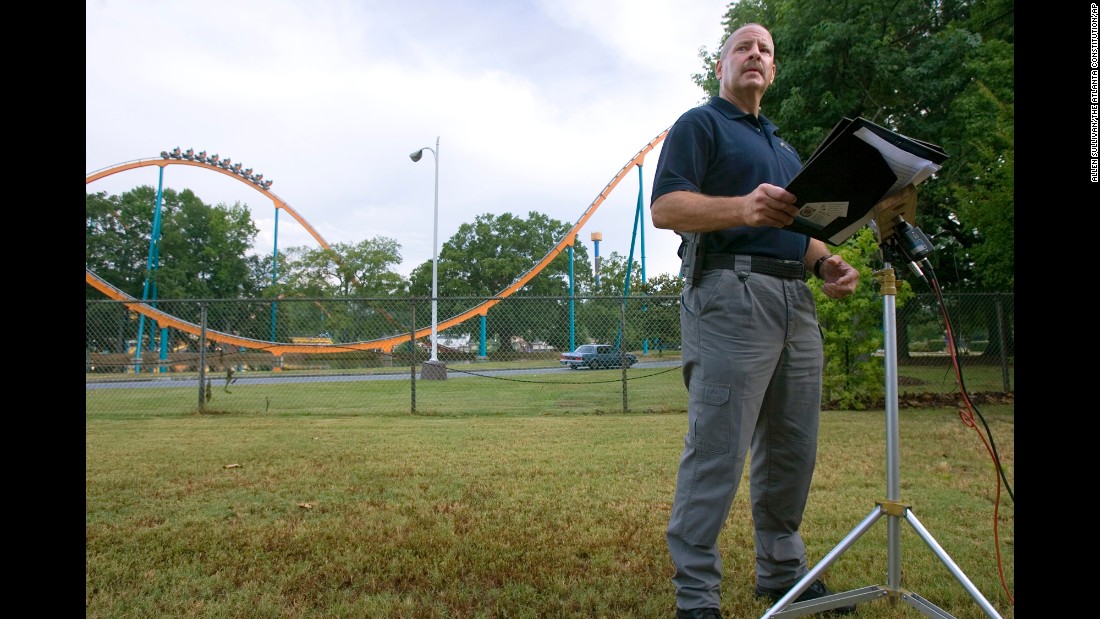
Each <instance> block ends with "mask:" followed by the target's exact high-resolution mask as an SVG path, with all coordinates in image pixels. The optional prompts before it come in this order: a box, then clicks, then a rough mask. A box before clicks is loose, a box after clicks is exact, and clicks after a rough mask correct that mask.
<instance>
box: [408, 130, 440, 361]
mask: <svg viewBox="0 0 1100 619" xmlns="http://www.w3.org/2000/svg"><path fill="white" fill-rule="evenodd" d="M426 150H430V151H431V152H432V157H433V158H434V159H435V211H434V215H433V217H432V358H431V359H430V360H429V362H428V363H426V364H425V367H424V371H422V372H421V374H422V377H423V378H425V379H428V378H432V379H446V378H447V366H446V365H445V364H443V363H440V361H439V345H438V339H439V336H438V325H439V314H438V307H437V305H438V302H437V297H438V296H439V137H438V136H436V138H435V148H434V149H433V148H432V147H430V146H425V147H424V148H421V149H420V150H418V151H416V152H415V153H413V154H411V155H409V159H412V160H413V161H414V162H416V161H420V158H421V157H423V156H424V151H426Z"/></svg>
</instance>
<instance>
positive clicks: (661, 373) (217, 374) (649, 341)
mask: <svg viewBox="0 0 1100 619" xmlns="http://www.w3.org/2000/svg"><path fill="white" fill-rule="evenodd" d="M1013 301H1014V295H1013V294H1011V293H966V294H956V295H950V296H945V297H944V303H943V307H945V308H946V310H947V316H948V317H949V320H950V326H951V329H950V332H951V333H953V335H954V337H955V345H956V346H955V348H956V351H957V352H958V359H959V360H960V365H961V366H962V367H963V371H964V378H965V384H966V389H967V391H968V392H984V393H993V394H1003V395H1006V396H1010V395H1011V394H1012V393H1013V380H1014V376H1013V357H1014V354H1013V351H1014V339H1015V328H1014V316H1015V312H1014V303H1013ZM679 303H680V299H679V297H678V296H635V297H626V298H623V297H573V298H561V297H515V296H511V297H505V298H469V297H463V298H441V299H438V300H437V301H436V307H435V308H433V307H432V305H433V304H432V301H431V299H428V298H412V297H410V298H396V299H395V298H315V299H277V300H274V299H243V300H220V299H219V300H159V301H155V302H152V301H151V302H148V303H147V304H141V303H134V302H120V301H113V300H89V301H87V302H86V308H85V337H86V341H85V357H84V363H85V393H86V412H87V413H93V412H95V411H97V410H112V407H118V406H121V405H122V403H123V402H125V401H126V400H127V399H129V400H134V399H144V400H148V401H149V402H150V404H149V406H150V407H161V408H169V409H174V410H196V409H197V410H199V411H203V410H204V409H206V408H216V409H217V410H220V411H226V410H229V411H232V410H261V411H268V410H272V409H273V408H277V409H286V410H309V409H311V408H312V409H316V410H346V411H349V412H351V413H354V412H355V411H357V410H362V408H363V406H364V402H366V401H370V402H371V406H372V407H377V406H379V405H382V406H386V405H389V406H392V409H393V410H394V411H395V412H396V411H402V410H405V411H408V410H410V409H411V410H412V411H414V412H415V411H417V409H418V406H420V407H425V406H426V407H428V408H433V407H438V406H440V405H441V399H443V398H455V397H456V396H455V394H454V393H447V392H443V391H441V390H439V389H437V388H433V389H430V390H429V389H426V388H425V383H428V384H431V383H432V382H435V381H437V380H438V379H441V378H442V379H445V380H447V381H448V382H455V383H457V382H460V381H459V380H458V379H463V381H462V382H464V383H465V384H464V385H463V386H462V387H457V386H456V387H455V389H461V390H463V391H466V392H472V393H475V394H476V390H477V389H478V383H479V381H486V380H495V381H502V380H504V381H509V382H510V383H513V384H514V385H516V394H515V397H508V395H505V396H504V397H500V396H497V397H495V399H494V400H493V401H492V402H486V401H484V400H483V399H482V400H478V399H477V398H476V396H472V397H471V402H474V403H476V405H478V406H482V407H490V406H491V407H495V408H496V409H499V410H500V411H502V412H506V411H508V410H511V409H519V408H522V407H523V405H524V404H523V400H524V398H526V397H533V396H532V395H531V394H530V393H528V392H524V391H523V389H525V388H527V389H530V388H531V387H530V385H537V386H538V389H540V390H541V391H540V393H542V394H544V393H546V390H549V389H555V388H557V389H559V390H561V391H563V392H568V391H569V390H570V386H571V385H573V384H577V382H578V381H582V379H581V377H582V376H583V381H582V382H584V383H586V384H592V383H600V384H605V385H606V388H607V390H608V392H609V394H610V399H609V400H607V401H605V402H604V403H603V404H602V405H603V406H606V405H607V402H614V403H615V405H616V408H617V405H618V402H619V399H620V398H621V402H622V409H623V410H624V411H629V410H669V411H677V410H686V396H685V395H684V390H683V384H682V380H681V378H680V375H679V365H680V359H679V355H680V322H679ZM433 309H434V310H435V315H436V316H437V317H438V319H437V320H436V322H435V324H436V325H437V329H436V335H437V337H436V340H435V342H436V345H435V346H434V347H433V346H432V338H431V331H432V325H433V319H432V317H433ZM896 317H897V340H898V373H899V393H901V394H902V395H904V394H906V393H910V392H914V391H939V392H948V393H950V392H957V391H958V385H957V381H956V379H955V374H954V372H953V370H952V368H953V364H952V359H951V356H950V354H949V350H950V349H949V347H948V342H947V340H946V334H947V330H946V329H945V320H944V316H943V312H942V311H941V306H940V304H939V303H938V301H937V299H936V298H935V296H934V295H931V294H925V295H915V296H914V297H913V298H911V299H909V300H908V301H907V302H906V303H905V304H904V305H899V306H898V307H897V309H896ZM865 318H866V317H865ZM874 321H875V323H876V324H879V325H880V326H881V323H882V316H881V313H880V315H878V316H876V317H874ZM878 336H879V337H880V338H881V336H882V333H881V329H880V331H879V333H878ZM828 337H829V334H828V331H826V338H828ZM589 343H599V344H611V345H614V346H616V347H618V348H619V349H620V350H622V351H623V352H624V353H630V354H634V355H636V356H637V357H638V362H637V364H635V365H633V366H632V367H630V368H629V369H627V368H621V371H618V372H616V371H610V372H608V371H601V372H591V371H585V372H571V371H570V370H569V368H568V366H563V365H562V363H561V362H560V357H561V354H562V353H563V352H566V351H571V350H573V349H575V348H576V347H578V346H580V345H582V344H589ZM433 349H434V350H433ZM433 353H434V355H435V359H433ZM436 362H438V365H437V364H436ZM864 362H867V363H874V362H875V361H874V360H873V359H868V360H864ZM439 368H442V370H441V371H439ZM429 379H431V380H429ZM451 379H455V380H454V381H452V380H451ZM465 379H472V380H471V381H466V380H465ZM418 387H419V398H420V399H419V402H418ZM505 393H506V394H507V390H505ZM273 394H276V395H273ZM276 396H277V397H276ZM538 397H541V396H538ZM432 398H438V399H437V400H435V401H433V400H432ZM273 402H274V404H273ZM562 406H565V407H569V408H570V410H584V409H585V407H586V406H587V407H591V406H601V404H593V403H586V402H580V401H577V402H568V401H566V402H565V403H563V404H562Z"/></svg>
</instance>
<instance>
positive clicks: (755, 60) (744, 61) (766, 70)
mask: <svg viewBox="0 0 1100 619" xmlns="http://www.w3.org/2000/svg"><path fill="white" fill-rule="evenodd" d="M714 72H715V74H716V75H717V77H718V82H719V84H720V85H721V91H722V94H724V95H726V96H727V97H729V98H733V99H739V98H743V97H751V98H756V97H760V96H762V95H763V94H764V91H765V90H767V89H768V86H770V85H771V83H772V81H773V80H775V55H774V47H773V46H772V35H771V33H769V32H768V31H767V30H765V29H764V28H763V27H761V26H756V25H749V26H744V27H742V28H740V29H739V30H738V31H737V32H735V33H733V41H732V42H731V45H730V49H729V51H727V52H726V54H725V55H724V56H722V58H721V59H720V60H719V61H718V62H717V64H716V65H715V67H714Z"/></svg>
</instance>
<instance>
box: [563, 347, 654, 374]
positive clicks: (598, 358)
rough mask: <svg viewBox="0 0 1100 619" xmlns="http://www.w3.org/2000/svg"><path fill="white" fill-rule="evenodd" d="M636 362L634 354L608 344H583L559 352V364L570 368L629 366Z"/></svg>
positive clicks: (597, 368)
mask: <svg viewBox="0 0 1100 619" xmlns="http://www.w3.org/2000/svg"><path fill="white" fill-rule="evenodd" d="M637 362H638V357H637V356H636V355H632V354H630V353H624V352H622V351H620V350H619V349H618V348H616V347H614V346H612V345H610V344H584V345H581V346H578V347H577V349H576V350H574V351H573V352H565V353H562V354H561V364H562V365H568V366H569V369H571V370H576V369H577V368H589V369H593V370H599V369H602V368H621V367H623V366H624V365H625V366H626V367H630V366H632V365H634V364H635V363H637Z"/></svg>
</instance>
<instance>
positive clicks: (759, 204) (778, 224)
mask: <svg viewBox="0 0 1100 619" xmlns="http://www.w3.org/2000/svg"><path fill="white" fill-rule="evenodd" d="M794 203H795V195H794V194H793V193H791V192H789V191H787V190H786V189H783V188H782V187H778V186H776V185H769V184H768V183H761V184H760V186H758V187H757V188H756V189H754V190H753V191H752V193H750V194H748V195H747V196H743V197H742V208H743V209H744V212H743V213H742V214H741V216H742V220H743V221H744V222H745V225H748V226H756V227H763V226H771V227H774V228H782V227H783V226H787V225H790V224H791V223H793V222H794V216H795V215H797V214H798V208H796V207H795V205H794Z"/></svg>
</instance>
